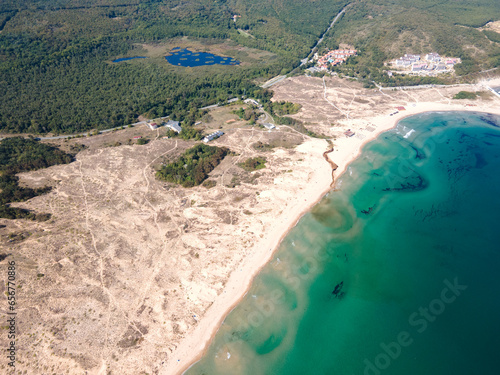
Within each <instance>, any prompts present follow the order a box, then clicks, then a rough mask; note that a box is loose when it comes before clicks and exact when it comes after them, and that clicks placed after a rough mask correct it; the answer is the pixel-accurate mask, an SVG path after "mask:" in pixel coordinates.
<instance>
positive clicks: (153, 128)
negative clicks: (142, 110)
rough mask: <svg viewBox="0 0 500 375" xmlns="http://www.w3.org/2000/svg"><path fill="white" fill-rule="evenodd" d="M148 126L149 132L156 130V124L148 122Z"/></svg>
mask: <svg viewBox="0 0 500 375" xmlns="http://www.w3.org/2000/svg"><path fill="white" fill-rule="evenodd" d="M148 126H149V128H150V129H151V130H156V129H158V124H157V123H156V122H149V123H148Z"/></svg>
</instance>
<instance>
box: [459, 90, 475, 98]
mask: <svg viewBox="0 0 500 375" xmlns="http://www.w3.org/2000/svg"><path fill="white" fill-rule="evenodd" d="M476 98H477V94H476V93H475V92H470V91H460V92H459V93H458V94H457V95H455V96H454V97H453V99H476Z"/></svg>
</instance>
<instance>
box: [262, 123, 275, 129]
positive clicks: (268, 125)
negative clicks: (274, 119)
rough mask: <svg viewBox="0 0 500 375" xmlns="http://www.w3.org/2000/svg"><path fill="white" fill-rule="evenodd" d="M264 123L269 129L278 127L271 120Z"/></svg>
mask: <svg viewBox="0 0 500 375" xmlns="http://www.w3.org/2000/svg"><path fill="white" fill-rule="evenodd" d="M262 125H264V127H265V128H266V129H269V130H271V129H274V128H275V127H276V126H274V125H273V124H271V123H269V122H265V123H263V124H262Z"/></svg>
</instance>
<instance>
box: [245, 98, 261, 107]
mask: <svg viewBox="0 0 500 375" xmlns="http://www.w3.org/2000/svg"><path fill="white" fill-rule="evenodd" d="M244 102H245V103H247V104H248V103H250V104H253V105H257V106H258V105H259V102H258V101H257V100H255V99H250V98H248V99H245V100H244Z"/></svg>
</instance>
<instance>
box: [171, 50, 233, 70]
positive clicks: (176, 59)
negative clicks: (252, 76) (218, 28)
mask: <svg viewBox="0 0 500 375" xmlns="http://www.w3.org/2000/svg"><path fill="white" fill-rule="evenodd" d="M165 59H167V61H168V62H169V63H170V64H172V65H177V66H184V67H195V66H202V65H215V64H220V65H238V64H239V63H240V62H239V61H238V60H235V59H233V58H232V57H224V56H217V55H214V54H212V53H208V52H192V51H190V50H188V49H181V48H174V49H172V51H170V54H169V55H168V56H165Z"/></svg>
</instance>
